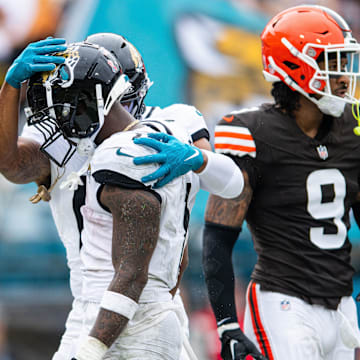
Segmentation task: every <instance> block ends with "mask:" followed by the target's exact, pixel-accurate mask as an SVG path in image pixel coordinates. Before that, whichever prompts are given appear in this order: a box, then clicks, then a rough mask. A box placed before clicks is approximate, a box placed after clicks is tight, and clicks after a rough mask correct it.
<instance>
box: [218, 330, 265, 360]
mask: <svg viewBox="0 0 360 360" xmlns="http://www.w3.org/2000/svg"><path fill="white" fill-rule="evenodd" d="M220 328H221V327H220ZM220 328H219V329H220ZM220 340H221V357H222V358H223V359H224V360H245V359H246V357H247V355H251V356H252V357H253V359H256V360H267V358H266V357H265V356H263V355H262V354H261V353H260V352H259V350H258V349H257V348H256V346H255V345H254V344H253V343H252V342H251V341H250V340H249V339H248V338H247V337H246V336H245V334H244V333H243V332H242V331H241V329H240V327H239V328H238V329H233V330H225V331H224V332H223V333H222V335H221V337H220Z"/></svg>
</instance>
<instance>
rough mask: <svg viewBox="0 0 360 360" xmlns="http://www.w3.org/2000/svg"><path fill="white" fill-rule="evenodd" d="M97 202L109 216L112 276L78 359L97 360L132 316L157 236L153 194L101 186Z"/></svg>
mask: <svg viewBox="0 0 360 360" xmlns="http://www.w3.org/2000/svg"><path fill="white" fill-rule="evenodd" d="M100 201H101V203H102V204H103V205H104V206H106V207H107V208H108V209H109V210H110V211H111V214H112V216H113V240H112V261H113V265H114V269H115V275H114V278H113V280H112V282H111V283H110V286H109V288H108V290H107V291H106V292H105V294H104V296H103V299H102V302H101V304H100V306H101V307H100V311H99V314H98V317H97V320H96V322H95V325H94V327H93V328H92V330H91V332H90V336H89V337H88V338H87V340H86V341H85V342H84V343H83V344H82V345H81V347H80V350H79V351H78V354H77V356H76V358H77V359H78V360H101V359H102V357H103V355H104V354H105V352H106V351H107V349H108V348H109V347H110V346H111V345H112V343H113V342H114V341H115V339H117V337H118V336H119V335H120V333H121V332H122V330H123V329H124V327H125V326H126V324H127V323H128V321H129V319H131V318H132V316H133V315H134V313H135V311H136V309H137V307H138V300H139V297H140V295H141V292H142V290H143V288H144V287H145V285H146V282H147V279H148V267H149V263H150V259H151V256H152V254H153V251H154V249H155V246H156V242H157V239H158V235H159V223H160V201H159V199H158V198H157V197H156V196H155V195H154V194H153V193H151V192H149V191H146V190H131V189H124V188H120V187H116V186H110V185H105V187H104V189H103V191H102V192H101V195H100Z"/></svg>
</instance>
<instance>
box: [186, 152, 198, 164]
mask: <svg viewBox="0 0 360 360" xmlns="http://www.w3.org/2000/svg"><path fill="white" fill-rule="evenodd" d="M194 150H195V152H194V153H193V154H192V155H191V156H189V157H188V158H186V159H185V160H184V162H185V161H188V160H191V159H192V158H194V157H196V156H198V155H199V154H200V153H199V150H198V149H194Z"/></svg>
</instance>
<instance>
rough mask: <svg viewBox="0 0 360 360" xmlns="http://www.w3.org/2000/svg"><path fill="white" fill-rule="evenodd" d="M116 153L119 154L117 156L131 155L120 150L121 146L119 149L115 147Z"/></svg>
mask: <svg viewBox="0 0 360 360" xmlns="http://www.w3.org/2000/svg"><path fill="white" fill-rule="evenodd" d="M116 155H119V156H121V155H122V156H128V157H133V156H132V155H129V154H126V153H123V152H122V151H121V148H119V149H117V150H116Z"/></svg>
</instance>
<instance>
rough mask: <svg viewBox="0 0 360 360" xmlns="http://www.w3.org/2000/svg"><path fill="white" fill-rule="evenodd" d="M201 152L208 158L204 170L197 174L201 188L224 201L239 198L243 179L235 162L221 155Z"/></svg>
mask: <svg viewBox="0 0 360 360" xmlns="http://www.w3.org/2000/svg"><path fill="white" fill-rule="evenodd" d="M201 151H203V152H205V153H206V155H207V158H208V162H207V165H206V167H205V169H204V170H203V171H202V172H201V173H198V175H199V178H200V186H201V188H202V189H203V190H206V191H208V192H210V193H211V194H214V195H217V196H220V197H222V198H225V199H232V198H235V197H237V196H239V195H240V194H241V192H242V190H243V188H244V177H243V174H242V172H241V170H240V169H239V167H238V166H237V165H236V164H235V162H234V161H233V160H232V159H231V158H230V157H228V156H226V155H223V154H216V153H214V152H212V151H207V150H201Z"/></svg>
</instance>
